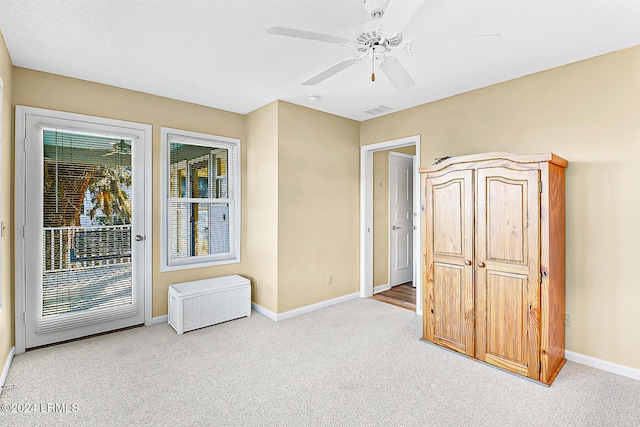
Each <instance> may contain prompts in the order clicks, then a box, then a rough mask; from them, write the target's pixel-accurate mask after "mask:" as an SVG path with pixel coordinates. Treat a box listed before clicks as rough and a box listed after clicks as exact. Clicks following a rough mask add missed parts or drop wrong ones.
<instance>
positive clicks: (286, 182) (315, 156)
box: [278, 101, 360, 312]
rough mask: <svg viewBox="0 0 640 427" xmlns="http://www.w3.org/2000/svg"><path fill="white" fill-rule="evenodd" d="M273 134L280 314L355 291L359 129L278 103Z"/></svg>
mask: <svg viewBox="0 0 640 427" xmlns="http://www.w3.org/2000/svg"><path fill="white" fill-rule="evenodd" d="M278 128H279V143H280V144H279V150H278V183H279V190H278V193H279V216H278V230H279V232H278V254H279V262H278V311H279V312H283V311H287V310H291V309H294V308H298V307H301V306H306V305H309V304H313V303H316V302H320V301H324V300H328V299H332V298H336V297H340V296H343V295H347V294H352V293H354V292H358V290H359V280H358V277H359V266H358V263H359V246H358V245H359V235H360V234H359V210H360V207H359V203H360V202H359V191H360V189H359V188H360V187H359V185H360V184H359V182H360V177H359V169H358V164H359V158H360V145H359V131H360V124H359V123H358V122H356V121H353V120H349V119H345V118H342V117H338V116H334V115H331V114H326V113H322V112H319V111H316V110H311V109H309V108H305V107H300V106H297V105H293V104H289V103H286V102H282V101H280V102H279V121H278ZM329 275H332V276H333V284H331V285H328V284H327V276H329Z"/></svg>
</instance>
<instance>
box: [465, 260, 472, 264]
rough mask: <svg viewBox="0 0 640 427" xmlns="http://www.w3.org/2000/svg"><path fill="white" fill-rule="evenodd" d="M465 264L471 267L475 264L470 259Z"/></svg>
mask: <svg viewBox="0 0 640 427" xmlns="http://www.w3.org/2000/svg"><path fill="white" fill-rule="evenodd" d="M464 264H465V265H471V264H473V263H472V262H471V260H470V259H468V260H466V261H465V262H464Z"/></svg>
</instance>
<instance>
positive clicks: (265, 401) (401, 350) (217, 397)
mask: <svg viewBox="0 0 640 427" xmlns="http://www.w3.org/2000/svg"><path fill="white" fill-rule="evenodd" d="M419 336H420V318H419V317H418V316H416V315H415V314H414V313H411V312H410V311H407V310H404V309H402V308H398V307H394V306H391V305H388V304H384V303H381V302H378V301H375V300H372V299H357V300H353V301H349V302H346V303H343V304H340V305H336V306H333V307H330V308H326V309H323V310H319V311H316V312H313V313H309V314H306V315H303V316H299V317H296V318H292V319H289V320H286V321H282V322H273V321H271V320H269V319H267V318H266V317H263V316H261V315H260V314H257V313H255V312H254V313H253V315H252V316H251V317H249V318H244V319H239V320H234V321H231V322H228V323H224V324H221V325H216V326H212V327H209V328H205V329H201V330H198V331H193V332H188V333H186V334H184V335H182V336H179V335H177V334H176V333H175V331H174V330H173V329H171V327H170V326H168V325H166V324H164V325H157V326H153V327H144V328H137V329H132V330H128V331H123V332H118V333H115V334H110V335H104V336H99V337H95V338H90V339H86V340H82V341H77V342H72V343H68V344H63V345H59V346H54V347H49V348H43V349H39V350H34V351H30V352H27V353H26V354H23V355H19V356H16V358H15V359H14V361H13V365H12V368H11V370H10V372H9V376H8V378H7V381H6V384H5V389H4V391H3V393H2V396H1V397H0V404H1V405H2V409H3V411H4V410H6V408H11V407H13V408H16V409H17V408H18V406H19V405H22V409H23V410H24V408H25V406H27V405H31V406H32V410H31V412H27V413H24V412H21V413H16V412H9V413H5V412H2V413H0V425H2V426H9V425H11V426H23V425H43V426H45V425H46V426H52V425H61V426H66V425H148V426H165V425H172V426H181V425H213V426H252V425H256V426H261V425H268V426H306V425H313V426H316V425H327V426H357V425H362V426H411V425H415V426H418V425H420V426H425V425H429V426H467V425H468V426H472V425H473V426H633V427H638V426H640V381H636V380H632V379H629V378H625V377H621V376H617V375H613V374H609V373H606V372H603V371H599V370H596V369H592V368H589V367H586V366H583V365H579V364H576V363H571V362H568V363H567V365H566V366H565V367H564V369H563V370H562V372H561V373H560V375H559V376H558V378H557V379H556V381H555V382H554V384H553V385H552V386H551V387H550V388H547V387H544V386H541V385H539V384H536V383H533V382H531V381H527V380H525V379H522V378H520V377H517V376H514V375H511V374H508V373H505V372H502V371H500V370H497V369H495V368H492V367H489V366H485V365H483V364H480V363H477V362H473V361H471V360H469V359H467V358H465V357H462V356H459V355H456V354H453V353H451V352H448V351H445V350H443V349H440V348H438V347H435V346H432V345H429V344H426V343H423V342H421V341H420V340H419ZM32 404H35V405H32ZM51 405H57V406H51ZM55 411H63V412H62V413H56V412H55Z"/></svg>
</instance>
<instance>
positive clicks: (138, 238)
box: [135, 234, 144, 242]
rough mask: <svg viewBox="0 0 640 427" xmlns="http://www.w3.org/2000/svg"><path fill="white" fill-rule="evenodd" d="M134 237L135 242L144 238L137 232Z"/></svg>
mask: <svg viewBox="0 0 640 427" xmlns="http://www.w3.org/2000/svg"><path fill="white" fill-rule="evenodd" d="M135 239H136V242H141V241H143V240H144V237H143V236H141V235H139V234H136V237H135Z"/></svg>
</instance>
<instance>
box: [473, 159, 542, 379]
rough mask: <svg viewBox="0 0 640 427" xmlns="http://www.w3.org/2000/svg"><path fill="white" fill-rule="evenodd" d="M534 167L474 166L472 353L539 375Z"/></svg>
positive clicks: (537, 206)
mask: <svg viewBox="0 0 640 427" xmlns="http://www.w3.org/2000/svg"><path fill="white" fill-rule="evenodd" d="M539 182H540V181H539V171H538V170H511V169H508V168H505V167H497V168H486V169H478V171H477V199H476V315H477V320H476V322H477V323H476V330H477V355H476V356H477V357H478V359H480V360H484V361H485V362H488V363H491V364H494V365H497V366H500V367H502V368H505V369H508V370H511V371H513V372H517V373H520V374H523V375H527V376H530V377H531V378H536V379H537V378H538V375H539V367H538V361H539V348H540V339H539V335H540V331H539V329H540V328H539V325H540V314H539V296H540V282H539V273H540V249H539V233H540V231H539V224H540V192H539V191H540V190H539V188H540V187H539Z"/></svg>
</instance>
